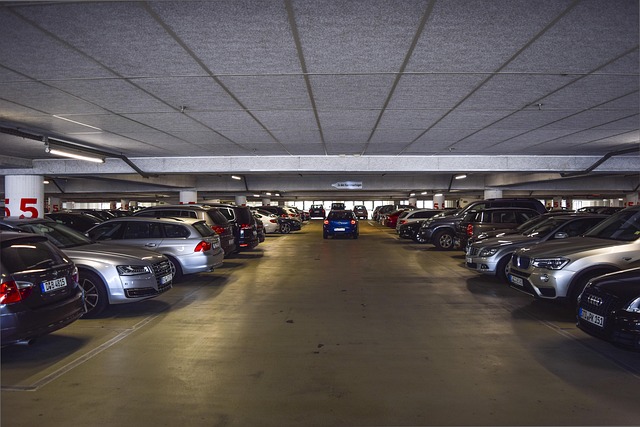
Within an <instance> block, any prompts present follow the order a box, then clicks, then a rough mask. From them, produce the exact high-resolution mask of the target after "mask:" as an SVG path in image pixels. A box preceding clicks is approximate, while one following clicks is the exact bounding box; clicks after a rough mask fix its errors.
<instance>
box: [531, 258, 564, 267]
mask: <svg viewBox="0 0 640 427" xmlns="http://www.w3.org/2000/svg"><path fill="white" fill-rule="evenodd" d="M568 263H569V260H568V259H566V258H536V259H534V260H532V261H531V265H533V266H534V267H537V268H546V269H547V270H560V269H561V268H563V267H564V266H565V265H567V264H568Z"/></svg>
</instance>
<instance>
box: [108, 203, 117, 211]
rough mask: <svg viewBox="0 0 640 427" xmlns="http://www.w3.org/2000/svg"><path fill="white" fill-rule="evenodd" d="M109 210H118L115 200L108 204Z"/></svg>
mask: <svg viewBox="0 0 640 427" xmlns="http://www.w3.org/2000/svg"><path fill="white" fill-rule="evenodd" d="M109 209H111V210H112V211H114V210H116V209H118V202H116V201H115V200H112V201H110V202H109Z"/></svg>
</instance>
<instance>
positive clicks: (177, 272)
mask: <svg viewBox="0 0 640 427" xmlns="http://www.w3.org/2000/svg"><path fill="white" fill-rule="evenodd" d="M165 256H166V257H167V258H168V259H169V263H170V264H171V271H172V272H173V283H177V282H179V281H180V280H182V277H183V276H184V274H183V273H182V267H180V263H179V262H178V260H177V259H175V258H174V257H172V256H169V255H165Z"/></svg>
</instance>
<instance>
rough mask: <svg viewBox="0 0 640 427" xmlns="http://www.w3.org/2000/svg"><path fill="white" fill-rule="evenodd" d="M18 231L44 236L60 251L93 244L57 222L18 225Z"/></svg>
mask: <svg viewBox="0 0 640 427" xmlns="http://www.w3.org/2000/svg"><path fill="white" fill-rule="evenodd" d="M20 229H21V230H24V231H28V232H29V233H35V234H40V235H42V236H46V237H47V239H49V241H50V242H51V243H53V244H54V245H56V246H57V247H59V248H62V249H65V248H73V247H76V246H82V245H88V244H90V243H93V242H92V241H91V240H90V239H89V238H88V237H86V236H84V235H83V234H80V233H78V232H77V231H75V230H73V229H71V228H69V227H67V226H66V225H63V224H59V223H57V222H46V223H44V222H40V223H34V224H22V225H20Z"/></svg>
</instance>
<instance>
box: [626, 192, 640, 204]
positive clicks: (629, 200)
mask: <svg viewBox="0 0 640 427" xmlns="http://www.w3.org/2000/svg"><path fill="white" fill-rule="evenodd" d="M639 195H640V194H639V193H631V194H627V195H626V196H625V198H624V207H625V208H628V207H631V206H636V205H637V204H638V198H639V197H638V196H639Z"/></svg>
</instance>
